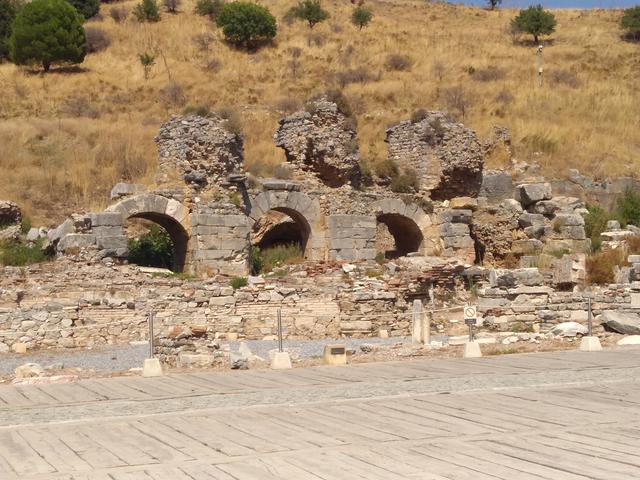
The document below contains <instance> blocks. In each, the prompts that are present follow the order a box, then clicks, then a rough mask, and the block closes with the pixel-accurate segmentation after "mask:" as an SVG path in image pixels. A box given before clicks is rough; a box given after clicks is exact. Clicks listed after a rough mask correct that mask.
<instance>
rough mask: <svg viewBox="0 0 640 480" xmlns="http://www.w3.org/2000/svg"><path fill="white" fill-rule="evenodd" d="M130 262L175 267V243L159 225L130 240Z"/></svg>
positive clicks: (141, 264)
mask: <svg viewBox="0 0 640 480" xmlns="http://www.w3.org/2000/svg"><path fill="white" fill-rule="evenodd" d="M129 262H130V263H134V264H136V265H140V266H145V267H158V268H169V269H171V268H174V245H173V241H172V240H171V237H170V236H169V234H168V233H167V232H166V231H165V230H164V229H162V228H161V227H159V226H157V225H151V226H150V227H149V231H148V232H147V233H144V234H142V235H140V236H139V237H138V238H132V239H130V240H129Z"/></svg>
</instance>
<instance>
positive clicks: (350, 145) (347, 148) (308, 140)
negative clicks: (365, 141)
mask: <svg viewBox="0 0 640 480" xmlns="http://www.w3.org/2000/svg"><path fill="white" fill-rule="evenodd" d="M274 140H275V143H276V146H277V147H281V148H283V149H284V151H285V155H286V157H287V161H289V162H291V163H292V164H293V165H294V166H295V167H296V168H297V169H298V170H299V171H301V172H311V173H312V174H313V175H315V176H316V177H317V178H318V179H319V180H320V181H322V182H323V183H324V184H325V185H327V186H330V187H339V186H342V185H345V184H351V185H353V186H358V185H359V184H360V166H359V163H358V159H359V152H358V141H357V135H356V127H355V122H354V120H353V119H352V118H350V117H348V116H347V115H345V113H344V112H342V111H341V110H340V106H339V105H338V104H337V103H336V102H334V101H332V99H330V98H328V97H327V96H326V95H323V96H320V97H319V98H317V99H314V100H311V101H310V102H309V104H308V111H305V112H298V113H295V114H293V115H290V116H288V117H285V118H283V119H281V120H280V126H279V128H278V132H277V133H276V134H275V136H274Z"/></svg>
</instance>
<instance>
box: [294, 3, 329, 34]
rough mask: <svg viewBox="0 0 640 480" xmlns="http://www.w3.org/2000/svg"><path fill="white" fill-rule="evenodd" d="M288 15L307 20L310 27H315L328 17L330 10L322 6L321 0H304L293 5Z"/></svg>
mask: <svg viewBox="0 0 640 480" xmlns="http://www.w3.org/2000/svg"><path fill="white" fill-rule="evenodd" d="M286 16H287V17H290V18H295V19H297V20H302V21H304V22H307V23H308V24H309V28H313V27H315V26H316V25H317V24H318V23H320V22H324V21H325V20H326V19H328V18H329V12H327V11H326V10H324V9H323V8H322V6H321V5H320V0H302V1H300V2H298V5H296V6H295V7H292V8H291V9H290V10H289V12H287V14H286Z"/></svg>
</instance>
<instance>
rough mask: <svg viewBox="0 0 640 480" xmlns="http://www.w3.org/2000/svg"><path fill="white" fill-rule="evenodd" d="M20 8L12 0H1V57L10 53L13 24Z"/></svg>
mask: <svg viewBox="0 0 640 480" xmlns="http://www.w3.org/2000/svg"><path fill="white" fill-rule="evenodd" d="M17 12H18V9H17V8H16V5H15V3H14V2H13V1H12V0H0V59H2V58H4V57H6V56H7V54H8V53H9V45H8V43H9V37H10V36H11V26H12V25H13V20H14V19H15V18H16V13H17Z"/></svg>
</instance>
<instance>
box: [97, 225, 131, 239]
mask: <svg viewBox="0 0 640 480" xmlns="http://www.w3.org/2000/svg"><path fill="white" fill-rule="evenodd" d="M91 230H92V231H93V233H94V235H95V236H96V237H120V236H122V235H124V232H123V231H122V227H121V226H120V225H118V226H106V225H105V226H102V227H93V228H92V229H91Z"/></svg>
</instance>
